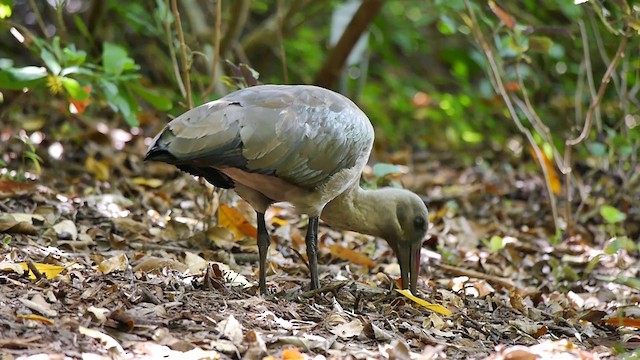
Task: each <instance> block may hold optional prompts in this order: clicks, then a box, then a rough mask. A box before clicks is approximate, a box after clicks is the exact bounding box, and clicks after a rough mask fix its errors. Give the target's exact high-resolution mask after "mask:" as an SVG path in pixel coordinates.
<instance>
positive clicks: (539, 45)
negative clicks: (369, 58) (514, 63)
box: [529, 36, 553, 54]
mask: <svg viewBox="0 0 640 360" xmlns="http://www.w3.org/2000/svg"><path fill="white" fill-rule="evenodd" d="M552 46H553V41H552V40H551V39H550V38H548V37H546V36H531V37H529V50H531V51H533V52H538V53H543V54H548V53H549V51H551V47H552Z"/></svg>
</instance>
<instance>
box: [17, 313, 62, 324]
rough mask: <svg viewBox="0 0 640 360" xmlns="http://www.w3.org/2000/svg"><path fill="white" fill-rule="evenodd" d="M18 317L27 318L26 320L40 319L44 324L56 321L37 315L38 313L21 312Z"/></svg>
mask: <svg viewBox="0 0 640 360" xmlns="http://www.w3.org/2000/svg"><path fill="white" fill-rule="evenodd" d="M18 319H26V320H34V321H39V322H41V323H43V324H47V325H53V324H55V323H56V322H55V321H54V320H51V319H49V318H46V317H44V316H40V315H36V314H20V315H18Z"/></svg>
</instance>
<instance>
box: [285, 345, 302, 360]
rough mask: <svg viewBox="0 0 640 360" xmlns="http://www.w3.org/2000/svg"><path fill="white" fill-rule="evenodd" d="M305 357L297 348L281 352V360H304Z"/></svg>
mask: <svg viewBox="0 0 640 360" xmlns="http://www.w3.org/2000/svg"><path fill="white" fill-rule="evenodd" d="M304 359H306V356H304V354H302V353H301V352H300V350H298V349H297V348H289V349H283V350H282V360H304Z"/></svg>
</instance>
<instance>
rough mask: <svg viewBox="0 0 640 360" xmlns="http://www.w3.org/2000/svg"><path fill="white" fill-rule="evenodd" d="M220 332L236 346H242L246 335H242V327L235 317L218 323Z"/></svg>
mask: <svg viewBox="0 0 640 360" xmlns="http://www.w3.org/2000/svg"><path fill="white" fill-rule="evenodd" d="M218 331H219V332H220V333H221V334H222V335H223V336H224V337H226V338H227V339H229V340H231V341H233V343H234V344H240V342H242V338H243V337H244V335H243V334H242V325H240V322H238V320H236V318H235V317H234V316H233V315H230V316H229V317H228V318H226V319H225V320H222V321H220V322H219V323H218Z"/></svg>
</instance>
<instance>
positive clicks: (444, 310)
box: [396, 289, 451, 316]
mask: <svg viewBox="0 0 640 360" xmlns="http://www.w3.org/2000/svg"><path fill="white" fill-rule="evenodd" d="M396 291H397V292H399V293H400V294H402V295H404V296H405V297H406V298H407V299H409V300H411V301H413V302H415V303H416V304H418V305H420V306H422V307H425V308H427V309H429V310H431V311H433V312H435V313H438V314H441V315H444V316H449V315H451V310H449V309H447V308H446V307H444V306H442V305H439V304H432V303H430V302H428V301H425V300H422V299H420V298H419V297H417V296H415V295H413V294H412V293H411V290H409V289H403V290H400V289H396Z"/></svg>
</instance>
